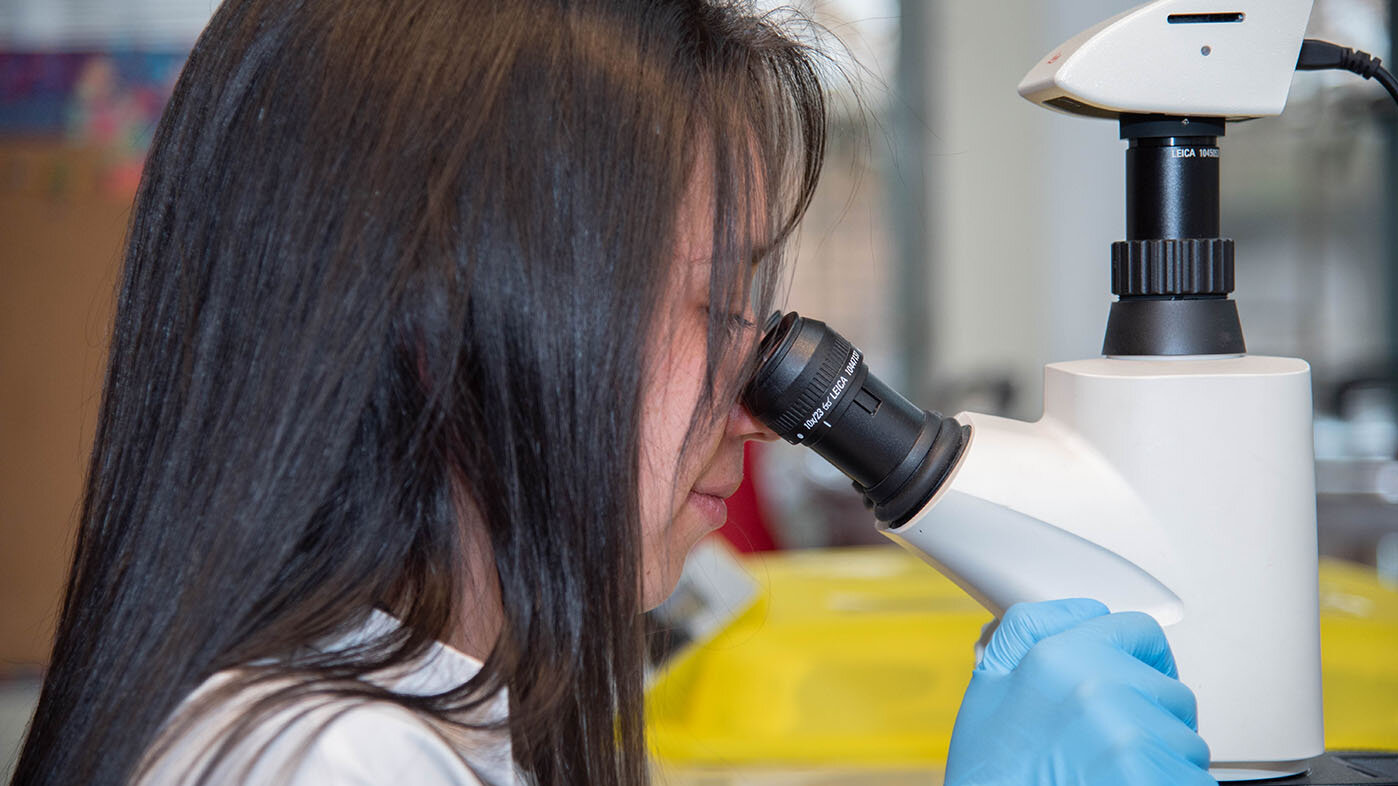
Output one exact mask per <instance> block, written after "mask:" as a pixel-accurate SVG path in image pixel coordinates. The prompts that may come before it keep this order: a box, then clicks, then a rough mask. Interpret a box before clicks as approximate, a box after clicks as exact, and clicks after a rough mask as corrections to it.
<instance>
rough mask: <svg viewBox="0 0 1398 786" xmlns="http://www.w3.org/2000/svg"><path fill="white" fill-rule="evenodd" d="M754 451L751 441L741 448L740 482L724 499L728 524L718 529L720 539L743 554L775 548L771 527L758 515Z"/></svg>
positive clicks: (758, 481)
mask: <svg viewBox="0 0 1398 786" xmlns="http://www.w3.org/2000/svg"><path fill="white" fill-rule="evenodd" d="M757 450H761V448H759V447H758V446H757V443H755V442H749V443H747V444H746V445H744V446H743V483H742V485H741V486H738V490H737V491H736V492H734V494H733V496H731V497H729V498H728V523H726V524H724V525H723V526H722V527H720V528H719V530H718V534H720V535H722V536H723V538H724V540H727V541H728V542H729V543H730V544H731V545H732V546H733V548H735V549H737V550H738V551H740V552H743V553H745V554H746V553H749V552H753V551H775V550H776V549H778V548H779V546H777V543H776V540H775V539H773V538H772V530H771V528H770V527H768V526H767V518H766V516H764V515H763V514H762V500H761V499H760V495H759V494H758V491H757V488H758V486H760V485H761V479H760V478H758V477H757V475H758V474H759V473H757V472H756V471H755V466H756V464H757V462H756V461H754V460H753V457H754V454H755V451H757Z"/></svg>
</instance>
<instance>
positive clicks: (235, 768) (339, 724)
mask: <svg viewBox="0 0 1398 786" xmlns="http://www.w3.org/2000/svg"><path fill="white" fill-rule="evenodd" d="M213 679H214V680H218V681H224V680H227V679H230V677H229V676H228V675H217V676H216V677H215V678H213ZM262 690H265V689H262ZM262 690H258V689H248V690H244V691H241V692H240V693H239V694H235V695H234V696H233V697H231V698H228V699H223V700H217V701H215V703H214V705H213V706H212V707H209V708H206V709H205V710H204V711H203V712H202V713H201V714H200V715H199V716H198V718H197V720H195V721H194V722H193V723H191V724H190V725H188V726H186V727H184V728H182V729H181V730H180V733H179V734H178V736H177V737H175V738H174V739H172V740H170V741H169V743H168V744H167V746H166V747H165V748H164V749H162V750H161V751H159V753H158V754H157V758H156V760H155V761H154V762H153V763H152V764H151V766H150V767H149V768H148V769H146V770H145V772H144V774H143V776H142V778H141V780H140V784H141V786H156V784H180V783H195V782H201V779H206V780H202V782H207V783H244V784H274V783H275V784H289V785H290V786H317V785H318V784H332V783H333V784H366V785H367V784H388V783H415V784H417V783H421V784H429V785H431V786H436V785H437V784H443V785H445V784H479V783H480V782H481V780H480V778H478V777H477V776H476V774H475V772H474V771H473V769H472V768H471V766H470V765H468V764H467V762H466V759H465V758H464V757H463V754H462V753H461V752H458V751H457V750H456V749H455V748H454V747H453V746H452V745H451V744H450V743H449V742H448V741H447V740H446V739H445V738H444V737H443V736H442V734H441V733H440V732H438V731H437V730H436V729H435V728H434V727H433V726H432V725H431V724H430V723H429V722H427V721H426V720H424V719H423V718H422V717H420V716H418V715H416V714H415V713H413V712H411V711H409V710H407V709H405V708H403V707H401V706H399V705H397V704H394V703H393V702H390V701H383V700H373V699H357V698H356V699H347V698H325V697H322V696H317V695H314V694H308V695H306V696H303V697H300V698H298V699H296V700H293V701H292V702H290V703H288V704H286V705H284V706H281V707H279V708H278V709H277V710H276V711H275V712H273V713H271V714H269V715H267V716H266V717H260V718H259V717H256V716H251V715H249V714H248V712H249V710H250V709H251V708H252V706H253V705H254V704H255V703H256V697H255V696H250V695H243V694H247V693H249V692H252V691H256V692H258V693H260V692H262ZM250 719H251V720H250Z"/></svg>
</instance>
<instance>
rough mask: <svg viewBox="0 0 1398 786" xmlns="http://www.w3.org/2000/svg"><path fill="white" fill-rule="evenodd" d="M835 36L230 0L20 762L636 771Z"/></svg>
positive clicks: (156, 771)
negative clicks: (652, 631) (650, 651)
mask: <svg viewBox="0 0 1398 786" xmlns="http://www.w3.org/2000/svg"><path fill="white" fill-rule="evenodd" d="M814 59H815V55H814V54H813V53H812V52H811V51H810V50H809V49H808V48H807V47H806V46H803V45H802V44H800V43H797V42H796V41H794V40H792V39H791V38H790V37H789V36H787V35H785V34H784V33H783V32H782V31H781V30H780V29H779V27H778V26H777V24H776V23H774V22H773V21H771V20H770V19H768V18H762V17H757V16H754V15H753V14H751V13H749V12H745V11H744V10H743V9H742V8H740V7H734V6H731V5H729V4H725V3H720V2H700V0H665V1H664V2H661V1H656V2H641V1H640V0H636V1H635V2H600V0H598V1H597V2H590V1H587V0H577V1H576V2H566V1H565V0H511V2H507V3H502V2H495V0H476V1H475V2H468V1H467V0H378V1H377V2H356V3H344V2H341V0H301V1H300V2H289V1H288V0H224V2H223V4H222V5H221V7H220V8H219V10H218V12H217V14H216V15H215V16H214V19H213V20H212V21H211V23H210V25H209V27H208V29H207V30H206V31H205V32H204V34H203V35H202V36H201V38H200V40H199V42H198V44H197V45H196V46H195V48H194V51H193V53H192V54H191V56H190V58H189V61H188V63H187V65H186V67H185V70H184V72H183V74H182V75H181V77H180V80H179V83H178V85H177V86H176V89H175V92H174V96H173V98H172V100H171V102H170V105H169V107H168V109H167V110H166V113H165V116H164V117H163V118H162V121H161V124H160V127H159V129H158V131H157V134H156V139H155V143H154V146H153V149H152V151H151V154H150V159H149V161H148V163H147V167H146V171H145V174H144V177H143V180H142V184H141V188H140V192H139V194H138V197H137V202H136V207H135V212H134V213H133V216H132V220H131V226H130V232H129V239H128V245H127V250H126V261H125V272H124V277H123V283H122V286H121V292H120V300H119V307H118V315H117V319H116V325H115V330H114V336H113V341H112V346H111V354H110V366H109V371H108V376H107V381H106V387H105V391H104V396H103V404H102V413H101V419H100V423H99V427H98V435H97V441H96V446H95V449H94V453H93V458H92V464H91V471H90V479H89V482H88V487H87V490H86V496H85V502H84V506H83V513H82V524H81V530H80V534H79V538H78V542H77V546H76V555H75V561H74V565H73V569H72V573H71V576H70V580H69V585H68V590H67V595H66V600H65V604H64V608H63V611H62V618H61V621H60V625H59V631H58V636H57V640H56V643H55V647H54V653H53V658H52V664H51V667H50V670H49V672H48V675H47V678H46V681H45V685H44V690H43V695H42V698H41V700H40V705H39V709H38V711H37V714H36V716H35V719H34V722H33V726H32V728H31V732H30V734H29V737H28V739H27V741H26V744H25V748H24V750H23V753H22V758H21V760H20V763H19V768H18V772H17V776H16V779H15V782H16V783H20V784H35V783H125V782H144V783H164V782H199V781H201V780H202V781H204V782H228V781H241V780H248V781H255V782H294V783H322V782H335V783H339V782H346V783H370V782H411V783H424V784H431V783H450V782H467V783H470V782H476V781H478V780H479V781H483V782H510V781H512V780H514V779H515V778H516V777H521V778H522V779H523V780H527V781H533V782H537V783H541V784H562V783H598V784H606V783H644V782H645V781H646V780H647V776H646V765H645V746H644V741H643V736H642V721H641V711H640V706H641V682H640V677H641V646H640V645H641V642H640V637H641V623H640V620H639V617H638V613H639V612H640V611H641V610H643V609H646V608H649V607H652V606H654V605H656V604H657V603H659V602H660V601H661V600H663V599H664V597H665V596H666V595H667V594H668V593H669V591H670V590H671V589H672V588H673V586H674V582H675V580H676V578H677V574H678V571H679V566H680V564H681V562H682V560H683V558H684V555H685V553H686V552H687V551H688V549H689V548H690V547H691V546H692V545H693V543H694V542H695V541H696V540H697V539H698V538H699V537H700V536H701V535H702V534H703V533H704V532H706V531H708V530H710V529H712V528H714V527H716V526H718V525H719V524H721V523H722V521H723V518H724V510H723V503H722V498H723V497H724V496H726V495H727V494H729V493H731V492H732V491H733V489H734V487H735V486H736V485H737V483H738V480H739V477H740V473H741V468H740V467H741V463H740V455H741V446H742V443H743V442H744V441H745V440H748V439H755V438H766V437H767V436H769V434H768V433H767V432H766V431H765V430H764V429H762V427H761V426H760V425H758V424H757V423H755V422H754V421H753V420H752V419H751V418H750V416H748V415H747V413H746V412H745V411H744V410H743V409H741V408H740V407H738V406H737V404H736V403H735V402H736V400H737V391H738V389H739V388H740V387H741V385H742V383H743V381H744V379H745V377H746V372H747V370H748V366H749V364H750V362H751V355H752V350H753V347H754V345H755V341H756V338H757V337H756V335H755V330H754V328H753V324H752V315H753V314H761V313H766V312H767V310H768V308H769V306H770V305H771V301H772V298H773V289H774V281H775V280H776V275H777V267H778V265H777V261H778V259H779V257H780V252H781V248H782V245H783V241H784V240H785V239H786V238H787V237H788V235H789V234H790V233H791V231H792V229H793V227H794V225H795V223H796V221H797V219H798V218H799V216H800V215H801V213H802V211H803V209H804V208H805V206H806V203H807V201H808V200H809V197H810V194H811V190H812V189H813V187H814V185H815V180H816V177H817V173H818V169H819V165H820V160H821V154H822V149H823V142H824V133H825V130H824V129H825V126H824V122H825V121H824V106H823V99H822V93H821V88H820V85H819V83H818V80H817V76H816V69H815V66H814V65H813V61H814ZM1019 614H1020V615H1021V616H1022V617H1023V618H1024V619H1025V620H1029V621H1033V620H1039V619H1042V618H1043V617H1042V614H1039V613H1037V612H1034V611H1032V610H1031V611H1021V612H1019ZM1079 616H1080V617H1085V616H1094V617H1095V616H1100V614H1099V612H1098V611H1095V610H1093V611H1089V612H1087V613H1084V614H1081V615H1079ZM1116 616H1117V615H1112V616H1111V617H1103V618H1102V619H1107V620H1110V619H1112V618H1114V617H1116ZM1077 620H1078V618H1077V617H1075V618H1074V619H1073V621H1072V622H1073V624H1075V623H1076V621H1077ZM1011 627H1012V626H1011ZM1029 627H1030V628H1032V627H1033V626H1032V625H1030V626H1029ZM1070 627H1072V624H1069V623H1063V624H1059V625H1058V627H1057V628H1055V629H1054V630H1052V631H1047V632H1045V631H1044V630H1039V631H1038V633H1040V634H1044V635H1047V633H1054V632H1057V630H1059V629H1067V628H1070ZM1157 634H1158V628H1156V629H1155V631H1154V632H1153V633H1148V634H1147V638H1149V637H1150V635H1157ZM1036 635H1038V634H1036ZM1031 638H1032V637H1031ZM1099 639H1100V637H1099V638H1095V639H1092V641H1093V642H1094V643H1100V641H1099ZM1152 640H1153V639H1152ZM1159 641H1160V642H1163V641H1164V640H1163V637H1161V638H1159ZM1032 643H1033V642H1031V643H1030V646H1032ZM1060 649H1063V648H1060ZM1067 651H1068V652H1069V653H1072V652H1075V651H1077V650H1073V649H1071V648H1069V649H1068V650H1067ZM1128 659H1129V658H1128ZM1041 660H1042V659H1041ZM1132 662H1133V663H1137V664H1138V665H1140V666H1141V668H1142V669H1144V670H1145V671H1151V669H1150V667H1148V666H1145V665H1143V664H1141V663H1140V661H1139V660H1133V661H1132ZM1152 673H1154V672H1153V671H1152ZM1069 682H1070V685H1069V687H1072V685H1073V684H1076V683H1074V682H1073V681H1071V680H1070V681H1069ZM996 689H997V690H1000V692H1001V693H1002V694H1005V693H1008V695H1009V696H1010V698H1011V699H1013V698H1015V697H1016V696H1020V697H1021V698H1022V695H1023V694H1024V692H1025V691H1024V690H1023V689H1014V688H1013V685H1011V686H1010V688H1004V689H1002V688H996ZM973 690H974V686H973ZM1017 690H1018V692H1016V691H1017ZM981 693H982V694H984V693H985V691H984V690H982V691H981ZM1069 703H1070V704H1072V702H1069ZM996 704H997V705H1005V706H1010V707H1011V708H1012V709H1013V708H1014V707H1015V706H1018V705H1015V704H1014V702H1013V701H1007V700H997V701H996ZM1022 704H1023V701H1021V705H1022ZM1031 704H1032V702H1031ZM1083 704H1084V702H1082V701H1079V702H1078V704H1075V705H1072V706H1075V707H1076V706H1078V705H1083ZM1086 706H1095V705H1092V704H1091V702H1086ZM997 711H998V710H997ZM982 716H983V717H988V718H989V720H988V721H985V722H986V723H991V724H992V725H994V724H995V723H996V722H997V721H996V718H998V717H1000V716H998V715H996V712H982V713H980V714H979V715H977V718H982ZM968 717H970V716H969V715H968ZM972 720H976V718H972ZM968 722H969V721H968ZM974 725H975V724H972V726H974ZM1186 731H1187V729H1186ZM985 733H986V732H982V731H979V730H978V729H977V728H970V730H968V731H966V732H964V733H963V732H962V731H960V730H958V736H959V738H960V739H965V740H968V742H967V743H965V744H963V745H962V747H963V748H965V747H966V745H970V746H971V749H972V750H973V752H972V753H968V754H964V755H963V758H965V757H966V756H969V757H971V759H968V760H973V759H974V757H975V756H976V755H977V753H975V752H974V751H980V750H981V749H980V748H977V747H976V745H975V743H976V741H977V740H979V739H983V735H984V734H985ZM978 735H982V736H978ZM1058 750H1059V749H1058V748H1054V747H1053V746H1052V745H1051V741H1050V740H1049V739H1048V738H1047V737H1046V738H1045V742H1044V745H1043V751H1041V752H1035V751H1029V752H1027V753H1023V754H1019V753H1011V754H1007V755H1006V758H1005V766H1009V765H1008V763H1011V762H1014V761H1020V760H1021V759H1023V760H1025V761H1030V760H1034V759H1033V756H1031V755H1030V754H1035V755H1038V753H1042V754H1043V755H1050V756H1051V755H1056V754H1057V751H1058ZM1128 752H1129V751H1128ZM996 755H1000V754H996ZM1205 755H1207V754H1205ZM1016 757H1018V758H1016ZM1038 760H1039V761H1042V757H1040V759H1038ZM1085 766H1087V763H1086V760H1085V759H1084V760H1083V761H1076V760H1075V761H1070V762H1069V763H1068V768H1067V769H1064V770H1062V771H1063V772H1076V771H1078V770H1075V769H1073V768H1074V767H1085ZM971 769H974V768H971ZM968 771H970V770H968Z"/></svg>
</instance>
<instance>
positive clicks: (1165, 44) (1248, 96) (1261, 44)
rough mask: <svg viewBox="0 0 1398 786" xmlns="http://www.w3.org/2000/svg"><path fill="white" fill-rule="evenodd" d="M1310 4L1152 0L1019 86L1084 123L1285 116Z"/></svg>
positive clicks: (1071, 44)
mask: <svg viewBox="0 0 1398 786" xmlns="http://www.w3.org/2000/svg"><path fill="white" fill-rule="evenodd" d="M1311 2H1312V0H1155V2H1152V3H1147V4H1145V5H1142V6H1138V7H1136V8H1133V9H1131V10H1129V11H1126V12H1124V13H1121V14H1118V15H1117V16H1115V17H1112V18H1111V19H1108V20H1106V21H1105V22H1102V23H1101V24H1098V25H1097V26H1095V27H1091V28H1089V29H1087V30H1085V31H1083V32H1081V33H1079V34H1078V35H1076V36H1074V37H1072V38H1070V39H1069V40H1068V41H1066V42H1064V43H1063V44H1062V45H1060V46H1059V47H1057V48H1056V49H1054V50H1053V51H1052V52H1050V53H1048V54H1047V55H1046V56H1045V57H1044V58H1043V59H1041V60H1040V61H1039V62H1038V63H1037V64H1035V66H1034V67H1033V69H1031V70H1030V71H1029V73H1028V74H1027V75H1025V77H1024V80H1023V81H1022V82H1020V84H1019V94H1020V95H1022V96H1024V97H1025V98H1027V99H1029V100H1030V101H1033V102H1034V103H1036V104H1039V105H1041V106H1045V107H1048V108H1050V109H1055V110H1058V111H1061V112H1066V113H1068V114H1074V115H1084V116H1088V117H1102V118H1113V119H1115V118H1117V117H1119V116H1120V115H1122V114H1160V115H1172V116H1184V117H1190V116H1194V117H1200V116H1203V117H1219V118H1225V119H1228V120H1242V119H1246V118H1252V117H1263V116H1268V115H1278V114H1281V111H1282V109H1283V108H1284V107H1285V106H1286V96H1287V91H1288V90H1289V89H1290V87H1291V75H1292V74H1294V73H1295V72H1296V58H1297V54H1298V53H1299V52H1300V50H1301V40H1302V37H1303V36H1304V34H1305V32H1306V22H1307V21H1308V20H1309V18H1310V13H1311Z"/></svg>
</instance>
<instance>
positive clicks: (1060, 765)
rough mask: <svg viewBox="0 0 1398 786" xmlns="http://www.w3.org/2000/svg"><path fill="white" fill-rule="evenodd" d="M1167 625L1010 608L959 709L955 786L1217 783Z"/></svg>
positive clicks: (1058, 608) (1089, 612)
mask: <svg viewBox="0 0 1398 786" xmlns="http://www.w3.org/2000/svg"><path fill="white" fill-rule="evenodd" d="M1177 677H1178V675H1177V674H1176V672H1175V658H1174V655H1172V654H1171V653H1170V645H1169V643H1168V642H1167V641H1166V640H1165V633H1164V631H1162V630H1161V629H1160V625H1159V624H1158V623H1157V622H1156V621H1155V620H1154V619H1153V618H1151V617H1150V616H1149V615H1146V614H1141V613H1137V612H1126V613H1121V614H1109V613H1108V611H1107V607H1106V606H1103V605H1102V604H1101V603H1098V602H1097V601H1095V600H1084V599H1074V600H1055V601H1048V602H1045V603H1020V604H1017V605H1015V606H1011V607H1010V609H1009V611H1007V612H1005V617H1004V619H1003V621H1001V623H1000V628H999V629H998V630H996V631H995V635H994V636H993V637H991V639H990V644H989V645H987V646H986V649H985V655H984V656H983V657H982V658H981V662H980V664H979V665H978V666H976V670H975V672H974V673H973V674H972V676H971V686H970V687H969V688H967V689H966V697H965V698H964V699H962V701H961V711H960V712H959V713H958V714H957V716H956V729H955V731H954V732H953V733H952V737H951V753H950V755H949V756H948V757H947V774H946V784H947V786H989V785H990V784H1006V785H1007V786H1008V785H1009V784H1014V786H1031V784H1037V785H1039V786H1050V784H1052V785H1053V786H1067V785H1068V784H1074V785H1075V786H1076V785H1077V784H1104V785H1105V784H1111V786H1123V784H1125V785H1128V786H1155V784H1160V785H1161V786H1165V785H1166V784H1168V785H1169V786H1181V784H1188V785H1190V786H1194V785H1196V784H1214V785H1215V786H1217V781H1215V780H1214V779H1213V778H1212V777H1210V776H1209V772H1208V766H1209V746H1208V745H1206V744H1205V743H1204V740H1203V739H1202V738H1201V737H1200V736H1199V735H1198V733H1197V729H1198V722H1197V721H1196V718H1195V704H1194V693H1193V692H1192V691H1190V690H1189V688H1186V687H1185V686H1184V684H1183V683H1181V682H1180V681H1179V679H1178V678H1177Z"/></svg>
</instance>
